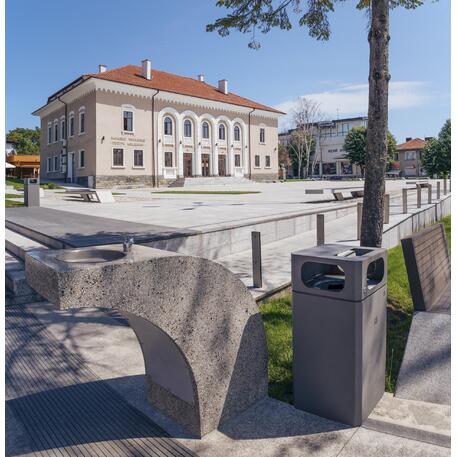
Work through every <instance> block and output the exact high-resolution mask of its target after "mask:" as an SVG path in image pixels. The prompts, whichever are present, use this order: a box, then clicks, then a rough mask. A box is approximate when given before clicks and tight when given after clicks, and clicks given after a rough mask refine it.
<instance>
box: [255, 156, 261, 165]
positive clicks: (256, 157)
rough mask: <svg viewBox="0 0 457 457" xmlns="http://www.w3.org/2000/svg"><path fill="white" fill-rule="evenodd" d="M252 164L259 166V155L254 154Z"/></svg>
mask: <svg viewBox="0 0 457 457" xmlns="http://www.w3.org/2000/svg"><path fill="white" fill-rule="evenodd" d="M254 166H255V167H260V156H254Z"/></svg>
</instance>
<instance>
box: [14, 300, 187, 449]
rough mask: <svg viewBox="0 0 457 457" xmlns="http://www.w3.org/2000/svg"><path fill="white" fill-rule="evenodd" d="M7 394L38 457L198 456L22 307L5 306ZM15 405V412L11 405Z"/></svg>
mask: <svg viewBox="0 0 457 457" xmlns="http://www.w3.org/2000/svg"><path fill="white" fill-rule="evenodd" d="M6 354H7V355H6V399H7V408H11V410H12V412H13V414H14V416H15V419H17V420H18V421H19V422H20V423H21V425H22V427H23V429H24V431H25V435H26V437H27V439H26V441H28V443H27V444H26V446H25V447H27V448H28V449H27V450H25V451H24V450H23V451H21V452H20V453H18V452H17V449H15V451H14V452H8V451H7V455H26V454H32V455H35V456H58V457H67V456H106V457H111V456H161V457H169V456H181V457H188V456H194V455H195V454H194V453H192V452H191V451H190V450H188V449H187V448H185V447H184V446H182V445H181V444H179V443H177V442H176V441H175V440H173V439H172V438H170V437H169V435H168V434H167V433H166V432H165V431H164V430H162V429H161V428H160V427H158V426H157V425H156V424H154V423H153V422H152V421H151V420H150V419H149V418H147V417H146V416H144V415H143V414H142V413H141V412H140V411H138V410H137V409H135V408H133V407H132V406H130V405H129V404H128V403H127V402H126V401H125V400H124V399H123V398H122V397H120V396H119V395H118V394H117V393H116V392H115V391H114V390H113V389H112V388H111V387H109V386H108V385H107V384H106V383H105V382H104V381H102V380H101V379H100V378H98V377H97V376H96V375H95V374H94V373H93V372H92V371H91V370H90V369H89V368H88V367H87V365H86V364H85V362H84V361H83V360H82V359H81V358H80V357H79V356H78V355H76V354H74V353H72V352H70V351H69V350H68V349H67V348H66V347H65V346H63V345H62V344H61V343H59V342H58V341H57V340H55V338H54V337H53V336H52V335H51V334H50V333H49V332H48V331H47V330H46V328H45V327H44V326H43V325H42V324H41V323H40V322H39V321H38V320H37V318H36V317H35V316H34V315H33V314H31V313H29V312H27V311H24V309H23V308H21V307H17V306H11V307H7V308H6ZM11 410H10V411H11Z"/></svg>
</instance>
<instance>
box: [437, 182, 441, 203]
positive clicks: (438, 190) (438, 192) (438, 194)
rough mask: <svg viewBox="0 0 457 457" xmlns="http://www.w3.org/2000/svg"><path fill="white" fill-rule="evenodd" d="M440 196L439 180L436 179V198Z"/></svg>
mask: <svg viewBox="0 0 457 457" xmlns="http://www.w3.org/2000/svg"><path fill="white" fill-rule="evenodd" d="M440 198H441V182H440V181H438V182H437V183H436V199H437V200H439V199H440Z"/></svg>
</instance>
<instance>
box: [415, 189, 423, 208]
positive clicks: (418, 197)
mask: <svg viewBox="0 0 457 457" xmlns="http://www.w3.org/2000/svg"><path fill="white" fill-rule="evenodd" d="M416 190H417V207H418V208H420V207H421V206H422V201H421V197H422V188H421V185H420V184H416Z"/></svg>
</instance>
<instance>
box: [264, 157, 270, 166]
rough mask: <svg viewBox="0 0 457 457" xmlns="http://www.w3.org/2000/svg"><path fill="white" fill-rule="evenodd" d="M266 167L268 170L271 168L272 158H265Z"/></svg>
mask: <svg viewBox="0 0 457 457" xmlns="http://www.w3.org/2000/svg"><path fill="white" fill-rule="evenodd" d="M265 167H266V168H270V167H271V157H270V156H265Z"/></svg>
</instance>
